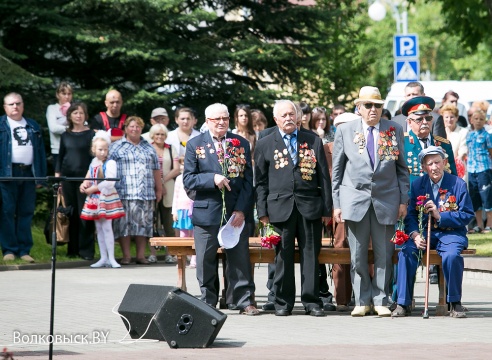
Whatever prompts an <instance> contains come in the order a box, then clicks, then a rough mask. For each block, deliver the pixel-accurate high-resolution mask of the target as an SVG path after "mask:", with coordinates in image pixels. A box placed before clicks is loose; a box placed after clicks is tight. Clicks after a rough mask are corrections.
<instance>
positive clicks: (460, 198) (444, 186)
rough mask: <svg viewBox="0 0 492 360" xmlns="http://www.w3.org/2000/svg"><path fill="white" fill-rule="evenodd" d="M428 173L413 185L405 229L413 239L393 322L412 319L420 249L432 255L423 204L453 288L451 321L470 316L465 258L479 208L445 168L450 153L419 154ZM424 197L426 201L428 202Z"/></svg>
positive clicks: (401, 266) (405, 249)
mask: <svg viewBox="0 0 492 360" xmlns="http://www.w3.org/2000/svg"><path fill="white" fill-rule="evenodd" d="M418 160H419V163H421V164H422V168H423V169H424V171H425V173H426V174H424V175H423V176H421V177H419V178H417V179H416V180H415V181H414V182H413V183H412V184H411V186H410V188H411V190H410V204H409V205H408V212H407V216H406V218H405V230H406V232H407V234H409V235H410V239H409V240H408V241H407V242H405V243H404V244H403V246H402V249H401V251H400V253H399V254H398V299H397V303H398V305H397V307H396V309H395V310H394V311H393V312H392V314H391V315H392V316H393V317H403V316H407V315H410V313H411V306H410V305H411V303H412V298H413V284H414V282H415V272H416V271H417V267H418V263H419V261H418V255H419V250H423V251H425V250H426V246H427V243H426V239H425V234H426V233H427V230H424V234H421V233H420V232H419V220H418V217H419V211H418V209H417V202H418V201H421V202H422V203H423V206H424V209H425V213H424V215H423V220H422V224H423V227H424V228H425V227H426V226H425V225H426V224H427V222H428V216H431V217H432V219H431V238H430V248H431V249H435V250H437V253H438V254H439V256H441V257H442V267H443V272H444V278H445V280H446V287H447V299H446V300H447V302H449V303H451V313H450V316H451V317H456V318H463V317H466V314H465V309H464V308H463V306H462V305H461V293H462V289H461V284H462V280H463V268H464V261H463V257H462V256H461V255H460V254H461V252H462V251H463V249H466V248H467V246H468V239H467V237H466V232H467V229H466V226H467V225H468V223H469V222H470V221H471V220H472V219H473V216H474V213H473V206H472V203H471V199H470V196H469V195H468V191H467V189H466V183H465V182H464V181H463V180H462V179H460V178H459V177H457V176H455V175H451V174H448V173H447V172H446V171H444V169H445V165H446V162H447V160H446V154H445V153H444V151H443V149H442V148H441V147H438V146H432V145H431V146H429V147H427V148H426V149H424V150H422V151H421V152H420V153H419V155H418ZM420 196H426V197H427V199H426V200H424V201H422V200H420V199H419V197H420Z"/></svg>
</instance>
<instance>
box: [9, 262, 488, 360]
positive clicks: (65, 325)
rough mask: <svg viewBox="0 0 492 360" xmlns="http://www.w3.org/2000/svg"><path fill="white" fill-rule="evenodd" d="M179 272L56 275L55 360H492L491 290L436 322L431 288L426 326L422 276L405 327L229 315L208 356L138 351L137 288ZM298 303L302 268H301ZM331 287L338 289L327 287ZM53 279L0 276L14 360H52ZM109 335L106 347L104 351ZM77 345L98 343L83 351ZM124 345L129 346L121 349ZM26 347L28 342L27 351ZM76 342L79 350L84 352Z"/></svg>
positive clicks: (259, 270) (32, 273)
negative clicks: (132, 301)
mask: <svg viewBox="0 0 492 360" xmlns="http://www.w3.org/2000/svg"><path fill="white" fill-rule="evenodd" d="M266 278H267V267H266V265H265V264H262V265H261V266H257V267H256V268H255V282H256V284H257V291H256V299H257V301H258V303H259V305H261V304H263V303H264V302H265V301H266V297H267V289H266V288H265V286H264V284H265V283H266ZM176 279H177V269H176V267H175V266H173V265H164V264H157V265H151V266H129V267H123V268H121V269H91V268H89V267H83V268H71V269H57V271H56V288H55V304H56V306H55V322H54V333H55V334H56V335H60V336H62V337H64V338H65V339H72V340H74V341H73V342H72V343H62V344H55V345H54V358H55V359H68V360H78V359H187V358H199V359H200V360H206V359H217V358H223V357H227V358H235V359H253V358H256V359H282V360H284V359H299V358H303V359H376V358H377V359H395V358H398V359H415V358H417V357H421V358H430V357H432V358H433V359H440V358H446V359H458V358H459V359H463V358H466V359H488V358H490V354H491V353H492V336H491V335H490V334H491V330H490V329H491V328H492V288H489V287H483V286H476V285H473V284H464V285H463V294H464V295H463V303H464V305H466V306H467V307H468V309H469V312H468V318H467V319H453V318H450V317H436V316H434V307H435V305H436V303H437V300H438V289H437V286H436V285H431V288H430V318H429V319H422V317H421V313H422V311H423V302H424V298H423V293H424V279H423V278H422V277H421V275H418V276H417V283H416V287H415V294H416V309H415V310H414V311H413V313H412V316H410V317H407V318H398V319H391V318H380V317H378V316H366V317H363V318H352V317H351V316H350V315H349V313H336V312H332V313H329V314H328V316H326V317H324V318H314V317H311V316H306V315H304V312H303V309H302V305H301V303H300V302H298V303H296V308H295V310H294V313H293V315H292V316H289V317H276V316H275V315H274V314H273V313H266V312H262V314H261V315H260V316H255V317H248V316H245V315H240V314H238V311H229V310H225V311H224V313H225V314H227V315H228V318H227V320H226V322H225V324H224V326H223V327H222V329H221V330H220V332H219V334H218V336H217V338H216V340H215V342H214V343H213V344H212V346H211V347H209V348H206V349H171V348H170V347H169V346H168V345H167V343H166V342H158V341H152V340H150V341H149V340H145V341H144V340H140V341H134V340H132V339H129V338H128V337H126V339H124V338H125V336H126V333H127V331H126V328H125V326H124V324H123V321H122V320H121V319H120V317H119V316H118V314H117V313H116V309H117V308H118V305H119V303H120V302H121V300H122V299H123V296H124V295H125V293H126V291H127V289H128V286H129V285H130V284H133V283H135V284H152V285H166V286H174V285H175V284H176ZM296 282H297V288H298V290H297V293H298V294H299V293H300V288H299V285H300V284H299V268H298V266H297V267H296ZM187 283H188V291H189V293H190V294H192V295H195V296H197V295H198V293H199V289H198V284H197V281H196V278H195V270H193V269H189V270H187ZM330 286H331V285H330ZM50 294H51V271H50V270H49V269H44V270H26V271H6V272H0V308H1V318H0V319H1V320H0V349H3V348H4V347H7V348H8V350H9V351H12V352H13V353H14V358H15V359H17V358H22V359H47V358H48V344H46V343H41V344H40V343H37V344H36V343H32V341H27V340H28V339H34V338H37V339H40V338H42V337H43V336H44V338H45V337H46V336H47V335H49V325H50V321H49V320H50ZM103 334H104V335H105V336H106V335H107V339H106V340H105V341H102V336H103ZM80 339H87V340H92V343H83V344H81V343H80V341H77V340H80ZM123 339H124V340H123ZM23 340H25V341H23ZM77 342H78V343H77Z"/></svg>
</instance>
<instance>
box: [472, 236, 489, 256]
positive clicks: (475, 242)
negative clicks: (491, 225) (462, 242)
mask: <svg viewBox="0 0 492 360" xmlns="http://www.w3.org/2000/svg"><path fill="white" fill-rule="evenodd" d="M468 248H469V249H476V250H477V255H479V256H492V233H488V234H470V235H468Z"/></svg>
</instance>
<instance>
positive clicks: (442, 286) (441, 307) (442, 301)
mask: <svg viewBox="0 0 492 360" xmlns="http://www.w3.org/2000/svg"><path fill="white" fill-rule="evenodd" d="M437 269H438V272H439V284H438V286H439V304H438V305H437V306H436V316H446V315H448V305H447V304H446V281H445V280H444V274H443V272H442V266H439V265H437Z"/></svg>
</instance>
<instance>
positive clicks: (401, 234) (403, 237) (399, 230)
mask: <svg viewBox="0 0 492 360" xmlns="http://www.w3.org/2000/svg"><path fill="white" fill-rule="evenodd" d="M409 238H410V236H408V235H407V234H405V222H404V220H403V217H400V218H399V219H398V223H397V224H396V231H395V235H393V237H392V238H391V242H392V243H394V244H396V245H403V244H404V243H405V242H406V241H407V240H408V239H409Z"/></svg>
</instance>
